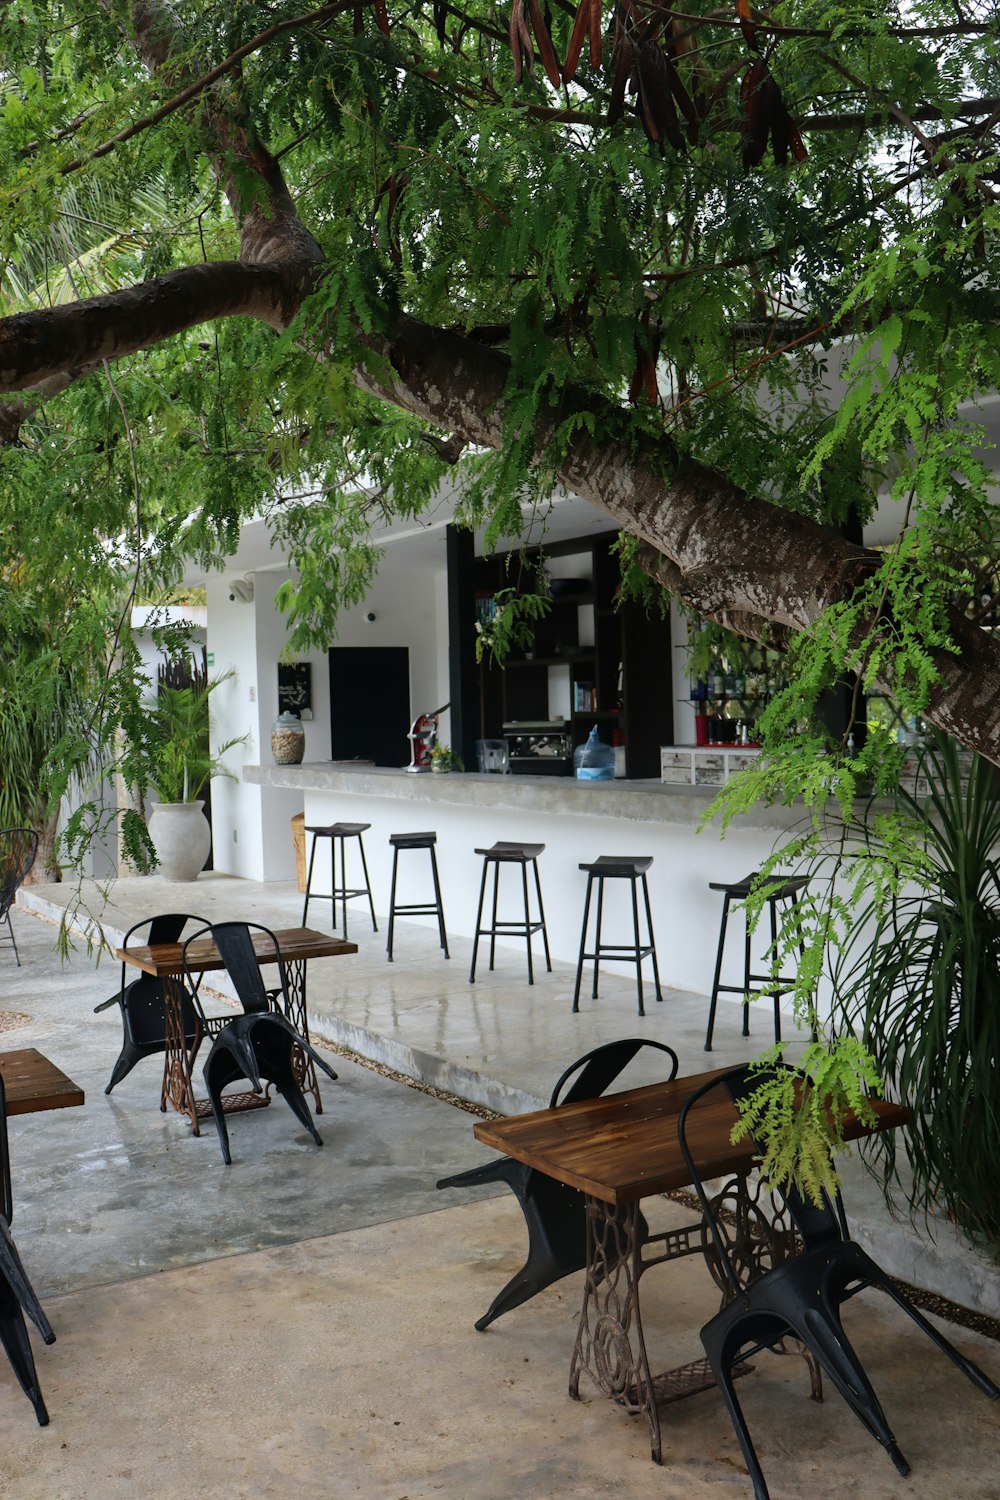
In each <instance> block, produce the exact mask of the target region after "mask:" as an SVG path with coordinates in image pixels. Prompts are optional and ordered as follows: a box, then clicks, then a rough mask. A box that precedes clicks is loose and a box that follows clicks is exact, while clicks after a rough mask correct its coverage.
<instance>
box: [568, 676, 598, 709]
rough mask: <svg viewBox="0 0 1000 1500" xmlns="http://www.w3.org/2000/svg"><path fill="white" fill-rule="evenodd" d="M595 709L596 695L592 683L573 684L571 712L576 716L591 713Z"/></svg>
mask: <svg viewBox="0 0 1000 1500" xmlns="http://www.w3.org/2000/svg"><path fill="white" fill-rule="evenodd" d="M596 707H597V694H596V692H595V691H594V684H593V683H592V682H574V684H573V712H574V713H577V714H589V713H593V712H594V709H595V708H596Z"/></svg>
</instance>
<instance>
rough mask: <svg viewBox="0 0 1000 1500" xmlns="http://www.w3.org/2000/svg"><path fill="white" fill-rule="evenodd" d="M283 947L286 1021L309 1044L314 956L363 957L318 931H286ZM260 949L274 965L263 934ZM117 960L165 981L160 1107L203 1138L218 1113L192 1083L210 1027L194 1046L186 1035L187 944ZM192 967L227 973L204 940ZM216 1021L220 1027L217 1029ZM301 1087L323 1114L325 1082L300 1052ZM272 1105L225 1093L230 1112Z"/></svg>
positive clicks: (258, 937)
mask: <svg viewBox="0 0 1000 1500" xmlns="http://www.w3.org/2000/svg"><path fill="white" fill-rule="evenodd" d="M274 936H275V937H276V938H277V940H278V947H279V948H280V950H281V956H282V958H283V959H284V962H285V973H286V976H287V979H288V1007H287V1011H286V1018H287V1020H288V1021H289V1022H290V1023H291V1024H292V1026H294V1027H295V1030H296V1031H297V1032H298V1033H299V1034H300V1036H302V1037H304V1039H305V1040H306V1041H308V1040H309V1022H308V1020H307V1017H306V964H307V962H308V960H309V959H311V958H339V957H340V956H341V955H343V954H347V953H357V951H358V945H357V943H348V942H345V941H344V940H343V938H338V937H333V936H332V935H328V934H326V933H322V932H315V931H314V930H313V929H312V928H311V927H285V928H280V929H278V930H276V931H275V934H274ZM254 950H255V952H256V954H257V957H258V959H259V961H260V962H261V963H274V962H275V953H274V949H273V948H272V947H271V945H270V944H269V943H268V941H267V938H266V937H265V936H264V934H262V933H255V934H254ZM115 956H116V957H117V958H120V959H122V960H123V961H124V962H125V963H127V964H132V965H133V966H134V967H135V968H137V969H141V970H142V971H143V973H145V974H152V975H155V977H156V978H157V979H160V980H162V982H163V1000H164V1007H163V1008H164V1014H165V1019H166V1050H165V1053H164V1060H163V1088H162V1090H161V1092H160V1108H161V1109H162V1110H165V1109H166V1107H167V1104H168V1103H169V1104H171V1105H172V1106H173V1108H174V1109H176V1110H177V1111H178V1113H179V1114H184V1115H187V1117H188V1119H189V1120H190V1122H191V1130H192V1134H194V1135H199V1134H200V1131H199V1128H198V1121H199V1120H202V1119H205V1118H206V1117H207V1116H209V1115H210V1114H211V1112H212V1106H211V1104H210V1103H209V1101H208V1100H207V1099H196V1098H195V1094H194V1086H193V1082H192V1069H193V1067H194V1061H195V1057H196V1056H197V1053H198V1049H199V1047H200V1046H201V1044H202V1041H203V1040H204V1037H205V1035H206V1028H205V1027H204V1026H203V1025H202V1024H201V1022H200V1021H199V1024H198V1026H197V1028H196V1030H195V1035H194V1038H193V1040H192V1042H191V1044H190V1046H189V1045H188V1042H187V1038H186V1037H185V1034H184V1016H183V1010H182V1005H181V1002H182V997H183V995H184V993H185V987H184V944H183V943H154V944H152V945H150V944H144V945H142V946H140V947H134V948H133V947H129V948H119V949H117V950H116V954H115ZM187 962H188V968H189V969H190V971H191V972H192V973H196V974H207V973H211V972H213V971H217V970H220V969H225V967H226V966H225V963H224V962H223V960H222V958H221V956H220V954H219V950H218V949H217V948H216V946H215V944H214V942H213V941H212V939H211V938H200V939H199V940H198V941H197V942H194V943H191V944H190V945H189V946H188V949H187ZM229 1019H231V1018H230V1017H229V1016H220V1017H218V1018H216V1017H211V1018H210V1024H209V1026H208V1028H207V1034H209V1035H211V1034H213V1033H215V1032H217V1031H219V1030H221V1029H222V1027H223V1026H224V1025H225V1024H226V1022H227V1021H228V1020H229ZM216 1021H217V1022H218V1024H217V1025H216V1024H215V1023H216ZM298 1059H299V1061H298V1070H299V1072H300V1074H301V1076H300V1077H299V1083H300V1084H301V1086H302V1087H303V1088H304V1089H306V1090H308V1092H310V1093H311V1094H312V1096H313V1099H314V1100H315V1103H316V1113H317V1114H322V1113H323V1105H322V1102H321V1100H320V1095H319V1083H318V1081H317V1078H316V1069H315V1067H314V1066H313V1064H312V1062H311V1061H310V1060H309V1059H308V1058H306V1057H305V1055H304V1054H303V1053H301V1052H299V1053H298ZM269 1103H270V1097H269V1095H267V1094H263V1095H258V1094H253V1093H249V1092H247V1093H242V1094H224V1095H223V1108H224V1109H225V1110H226V1112H227V1113H233V1112H235V1111H237V1110H244V1109H261V1108H263V1107H264V1106H265V1105H267V1104H269Z"/></svg>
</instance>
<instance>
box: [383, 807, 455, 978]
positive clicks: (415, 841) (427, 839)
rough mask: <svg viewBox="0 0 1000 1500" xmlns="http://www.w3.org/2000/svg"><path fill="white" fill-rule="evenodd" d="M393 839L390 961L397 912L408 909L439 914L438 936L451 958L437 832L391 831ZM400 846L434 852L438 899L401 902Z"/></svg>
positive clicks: (411, 913)
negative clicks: (398, 898) (398, 878)
mask: <svg viewBox="0 0 1000 1500" xmlns="http://www.w3.org/2000/svg"><path fill="white" fill-rule="evenodd" d="M389 843H390V844H391V845H392V890H391V893H390V895H389V941H388V942H387V943H386V945H385V946H386V952H387V953H388V955H389V962H390V963H392V936H393V932H394V931H395V927H396V913H397V912H405V913H406V914H407V915H408V916H422V917H429V916H436V917H437V919H438V936H439V937H440V939H441V947H442V948H443V949H444V956H445V958H450V957H451V954H450V953H449V952H448V935H447V933H446V932H445V930H444V906H443V905H442V902H441V882H440V881H439V880H438V867H437V855H436V854H435V852H434V845H435V844H436V843H437V834H436V833H392V834H390V835H389ZM400 849H429V850H430V855H431V875H432V877H433V879H434V900H433V902H430V901H423V902H418V903H417V904H416V905H413V904H410V905H408V906H401V905H399V904H398V903H397V901H396V868H397V865H398V863H399V851H400Z"/></svg>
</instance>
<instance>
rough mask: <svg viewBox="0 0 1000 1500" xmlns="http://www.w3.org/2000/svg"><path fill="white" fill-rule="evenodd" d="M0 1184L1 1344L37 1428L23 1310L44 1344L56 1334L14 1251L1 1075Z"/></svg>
mask: <svg viewBox="0 0 1000 1500" xmlns="http://www.w3.org/2000/svg"><path fill="white" fill-rule="evenodd" d="M0 1185H2V1194H3V1201H2V1202H0V1343H2V1344H3V1347H4V1350H5V1351H6V1354H7V1358H8V1359H9V1360H10V1364H11V1368H12V1370H13V1371H14V1374H15V1375H16V1376H17V1379H18V1383H19V1385H20V1387H21V1389H22V1390H23V1391H24V1394H25V1395H26V1396H27V1398H28V1400H29V1401H30V1402H31V1404H32V1406H33V1407H34V1409H35V1416H36V1417H37V1418H38V1425H39V1427H45V1426H47V1425H48V1420H49V1414H48V1412H47V1411H46V1409H45V1402H44V1400H43V1399H42V1392H41V1389H40V1387H39V1384H38V1375H37V1374H36V1371H35V1361H34V1358H33V1356H32V1353H31V1344H30V1343H29V1341H28V1330H27V1328H26V1326H25V1322H24V1313H27V1314H28V1317H29V1318H30V1319H31V1321H32V1322H33V1323H34V1324H35V1327H36V1328H37V1329H38V1331H39V1333H40V1334H41V1335H42V1338H43V1339H44V1340H45V1342H46V1343H47V1344H54V1343H55V1341H56V1336H55V1334H54V1333H53V1332H52V1325H51V1324H50V1322H49V1320H48V1318H47V1317H46V1316H45V1313H44V1312H43V1311H42V1305H41V1303H40V1302H39V1300H38V1298H37V1297H36V1296H35V1292H34V1289H33V1287H32V1285H31V1282H30V1281H29V1280H28V1278H27V1275H26V1274H25V1270H24V1267H23V1265H22V1264H21V1257H20V1256H19V1255H18V1253H17V1246H16V1245H15V1244H14V1240H13V1237H12V1236H11V1232H10V1221H11V1219H12V1217H13V1214H14V1202H13V1194H12V1191H11V1181H10V1152H9V1149H8V1144H7V1108H6V1098H5V1094H4V1086H3V1079H2V1078H0Z"/></svg>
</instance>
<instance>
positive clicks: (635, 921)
mask: <svg viewBox="0 0 1000 1500" xmlns="http://www.w3.org/2000/svg"><path fill="white" fill-rule="evenodd" d="M629 885H630V886H631V887H632V933H633V937H634V940H635V982H636V988H637V989H638V991H639V1014H640V1016H644V1015H645V1014H646V1012H645V1009H644V1008H643V1004H642V955H641V950H640V944H639V892H638V890H637V888H636V883H635V881H634V880H630V881H629Z"/></svg>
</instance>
